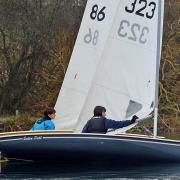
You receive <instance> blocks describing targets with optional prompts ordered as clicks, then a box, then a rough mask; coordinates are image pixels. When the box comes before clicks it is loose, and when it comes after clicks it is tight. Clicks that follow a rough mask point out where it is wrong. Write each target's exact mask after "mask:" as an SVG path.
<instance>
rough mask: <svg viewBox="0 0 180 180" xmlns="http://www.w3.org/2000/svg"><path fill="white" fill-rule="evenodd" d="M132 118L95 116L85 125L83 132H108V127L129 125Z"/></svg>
mask: <svg viewBox="0 0 180 180" xmlns="http://www.w3.org/2000/svg"><path fill="white" fill-rule="evenodd" d="M130 124H132V123H131V121H130V120H126V121H115V120H112V119H107V118H105V117H93V118H91V119H90V120H89V121H88V122H87V123H86V125H85V126H84V128H83V130H82V133H101V134H106V133H107V131H108V129H119V128H123V127H126V126H129V125H130Z"/></svg>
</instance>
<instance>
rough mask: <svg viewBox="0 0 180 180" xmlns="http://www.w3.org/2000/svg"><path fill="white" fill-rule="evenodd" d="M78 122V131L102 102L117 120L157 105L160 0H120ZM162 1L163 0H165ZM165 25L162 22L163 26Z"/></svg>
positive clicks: (147, 110)
mask: <svg viewBox="0 0 180 180" xmlns="http://www.w3.org/2000/svg"><path fill="white" fill-rule="evenodd" d="M119 2H120V3H119V7H118V8H119V10H118V11H117V13H116V16H115V21H114V23H113V27H112V29H111V32H110V34H109V37H108V40H107V43H106V46H105V48H104V51H103V53H102V57H101V59H100V64H99V67H98V69H97V71H96V73H95V76H94V78H93V82H92V84H91V88H90V90H89V93H88V96H87V98H86V101H85V104H84V107H83V109H82V110H81V115H80V117H79V121H78V123H77V131H81V130H82V127H83V126H84V124H85V123H86V122H87V120H88V119H89V118H90V117H91V116H92V112H93V108H94V107H95V106H96V105H102V106H105V107H106V108H107V112H108V115H109V117H111V118H112V119H116V120H118V119H119V120H122V119H127V118H130V117H131V116H132V115H134V114H137V115H138V116H139V117H140V118H141V117H142V118H143V117H145V116H147V115H148V114H149V113H150V112H151V111H152V110H153V109H154V102H155V86H156V60H157V57H156V55H157V53H159V51H160V49H157V41H159V42H161V38H162V37H161V36H162V30H161V36H159V37H158V36H157V35H158V33H157V29H158V27H157V26H158V14H159V12H158V10H159V8H158V5H159V1H158V0H143V1H137V0H121V1H119ZM162 4H164V3H163V1H162ZM161 27H162V26H161Z"/></svg>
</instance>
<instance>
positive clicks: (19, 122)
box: [1, 114, 36, 132]
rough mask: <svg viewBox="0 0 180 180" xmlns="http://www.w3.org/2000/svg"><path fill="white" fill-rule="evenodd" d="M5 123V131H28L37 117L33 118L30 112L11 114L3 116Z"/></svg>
mask: <svg viewBox="0 0 180 180" xmlns="http://www.w3.org/2000/svg"><path fill="white" fill-rule="evenodd" d="M1 119H2V120H3V122H4V123H5V131H7V132H12V131H26V130H30V129H31V127H32V125H33V124H34V121H35V119H36V118H32V117H31V116H30V115H28V114H23V115H18V116H9V117H1Z"/></svg>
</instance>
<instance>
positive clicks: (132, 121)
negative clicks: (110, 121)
mask: <svg viewBox="0 0 180 180" xmlns="http://www.w3.org/2000/svg"><path fill="white" fill-rule="evenodd" d="M136 119H139V117H137V116H136V115H134V116H133V117H132V119H131V124H133V123H135V122H136Z"/></svg>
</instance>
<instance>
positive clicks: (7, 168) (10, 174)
mask: <svg viewBox="0 0 180 180" xmlns="http://www.w3.org/2000/svg"><path fill="white" fill-rule="evenodd" d="M120 164H121V162H119V164H116V165H114V166H104V165H93V166H92V165H91V164H89V163H88V162H87V164H86V165H58V164H43V165H42V164H32V163H22V162H11V163H6V164H4V165H3V164H2V165H1V174H0V179H1V180H7V179H54V180H57V179H63V180H72V179H74V180H79V179H105V180H111V179H114V180H116V179H180V164H161V165H155V164H154V165H146V166H145V165H138V164H137V165H129V166H123V165H121V166H120Z"/></svg>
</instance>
